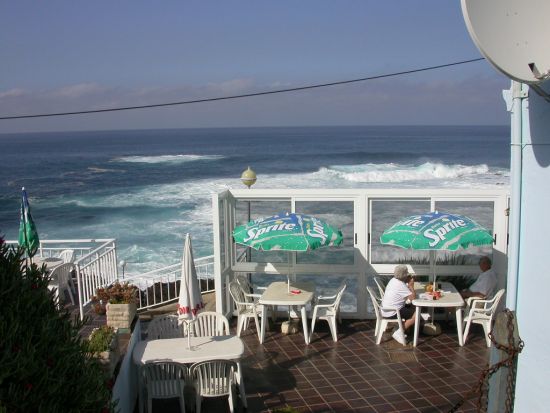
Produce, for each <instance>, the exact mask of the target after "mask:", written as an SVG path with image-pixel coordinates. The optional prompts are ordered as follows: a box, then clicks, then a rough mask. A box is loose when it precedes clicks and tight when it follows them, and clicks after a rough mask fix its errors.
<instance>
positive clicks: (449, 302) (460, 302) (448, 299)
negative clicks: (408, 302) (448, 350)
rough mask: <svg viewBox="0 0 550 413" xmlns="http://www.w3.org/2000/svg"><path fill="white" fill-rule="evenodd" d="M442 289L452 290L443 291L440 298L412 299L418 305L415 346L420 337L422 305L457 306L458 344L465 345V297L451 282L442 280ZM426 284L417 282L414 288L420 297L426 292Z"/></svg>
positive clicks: (432, 306)
mask: <svg viewBox="0 0 550 413" xmlns="http://www.w3.org/2000/svg"><path fill="white" fill-rule="evenodd" d="M440 284H441V289H440V291H450V292H447V293H445V292H443V293H442V296H441V298H440V299H439V300H433V299H429V300H427V299H421V298H416V299H414V300H413V301H412V304H413V305H415V306H416V307H417V311H416V319H415V323H414V340H413V346H414V347H416V342H417V339H418V328H419V324H420V310H421V308H422V307H429V308H450V307H455V308H456V311H455V313H456V330H457V334H458V344H459V345H460V346H463V345H464V340H463V338H462V307H464V299H463V298H462V296H461V295H460V294H459V292H458V291H457V290H456V288H455V286H454V285H452V284H451V283H449V282H442V283H440ZM424 286H425V284H421V283H415V285H414V288H415V292H416V296H417V297H418V296H419V295H420V294H421V293H424V292H425V290H424Z"/></svg>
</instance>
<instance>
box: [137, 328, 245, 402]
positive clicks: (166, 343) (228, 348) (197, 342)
mask: <svg viewBox="0 0 550 413" xmlns="http://www.w3.org/2000/svg"><path fill="white" fill-rule="evenodd" d="M243 353H244V343H243V341H242V340H241V339H240V338H239V337H237V336H216V337H191V349H188V348H187V337H184V338H167V339H160V340H144V341H140V342H138V343H137V344H136V346H135V347H134V351H133V353H132V360H133V361H134V363H135V364H137V365H138V366H141V365H144V364H145V363H148V362H153V361H157V362H161V361H173V362H176V363H182V364H191V363H197V362H200V361H206V360H216V359H224V360H235V362H236V363H237V382H238V384H239V391H240V393H241V399H242V402H243V406H244V407H245V408H246V407H247V403H246V391H245V388H244V380H243V378H242V369H241V362H240V358H241V357H242V355H243ZM140 377H141V374H140ZM140 394H141V392H140ZM141 406H142V403H141V402H140V407H141Z"/></svg>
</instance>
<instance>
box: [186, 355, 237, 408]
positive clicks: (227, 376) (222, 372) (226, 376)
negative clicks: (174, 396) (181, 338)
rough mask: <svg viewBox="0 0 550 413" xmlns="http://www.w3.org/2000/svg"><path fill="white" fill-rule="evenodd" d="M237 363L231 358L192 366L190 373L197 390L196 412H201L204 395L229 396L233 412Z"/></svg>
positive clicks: (202, 362)
mask: <svg viewBox="0 0 550 413" xmlns="http://www.w3.org/2000/svg"><path fill="white" fill-rule="evenodd" d="M237 371H238V368H237V363H235V362H234V361H231V360H208V361H201V362H199V363H195V364H193V365H192V366H191V369H190V374H191V377H192V378H193V383H194V386H195V391H196V396H195V397H196V408H195V412H196V413H200V412H201V403H202V398H203V397H220V396H228V397H229V411H230V412H231V413H233V411H234V406H233V397H234V393H233V392H234V389H233V387H236V385H237V382H238V380H237V377H236V375H237Z"/></svg>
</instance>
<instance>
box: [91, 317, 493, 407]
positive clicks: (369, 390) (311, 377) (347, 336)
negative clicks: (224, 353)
mask: <svg viewBox="0 0 550 413" xmlns="http://www.w3.org/2000/svg"><path fill="white" fill-rule="evenodd" d="M88 315H90V317H91V320H90V322H89V324H88V325H87V326H86V327H85V328H84V330H85V332H83V334H85V335H87V334H88V331H91V329H92V327H93V326H97V325H101V324H104V323H105V318H104V316H96V315H95V314H93V313H91V312H90V313H88ZM146 324H147V323H146V322H145V323H144V330H146V328H147V327H146ZM235 324H236V319H234V320H232V332H233V333H235ZM251 325H253V323H252V324H251ZM441 325H442V329H443V333H442V334H441V335H440V336H437V337H431V336H423V335H421V336H420V337H419V345H418V347H417V348H416V349H414V348H412V346H410V345H409V346H407V347H403V346H401V345H399V344H398V343H396V342H395V341H394V340H393V339H391V336H390V333H389V332H388V333H386V336H385V338H384V339H383V341H382V343H381V345H379V346H377V345H376V344H375V341H374V336H373V334H374V321H373V320H367V321H360V320H344V322H343V324H342V325H341V326H340V327H339V340H338V342H337V343H334V342H333V341H332V338H331V335H330V331H329V328H328V325H327V323H326V322H323V321H321V322H320V323H318V324H317V326H316V331H315V333H314V334H313V336H312V341H311V344H310V345H309V346H306V345H305V343H304V339H303V335H302V334H301V333H299V334H294V335H289V336H284V335H282V334H281V333H280V324H279V323H276V324H275V325H274V326H273V325H272V328H271V330H270V331H267V332H266V340H265V342H264V345H263V346H262V345H260V344H259V341H258V336H257V335H256V330H255V328H254V327H253V326H252V327H251V328H249V329H248V330H246V331H245V332H244V333H243V336H242V338H243V340H244V342H245V355H244V358H243V370H244V377H245V384H246V391H247V396H248V397H247V399H248V411H249V412H269V411H271V410H273V409H276V408H281V407H285V406H287V405H288V406H292V407H293V408H295V409H297V410H298V411H299V412H403V413H405V412H423V413H428V412H445V411H448V410H449V409H450V408H451V407H452V406H453V405H454V403H456V402H457V401H458V400H460V399H461V395H462V394H464V393H465V392H467V391H468V390H469V389H471V388H472V386H474V385H475V384H476V383H477V381H478V379H479V375H480V373H481V371H482V370H483V369H484V367H485V365H486V363H487V361H488V358H489V350H488V349H487V347H485V340H484V339H483V336H482V330H481V329H479V330H478V329H476V327H477V326H474V327H473V331H472V332H471V334H470V338H469V340H468V343H467V344H466V345H465V346H464V347H462V348H461V347H459V346H458V341H457V337H456V327H454V325H452V324H448V323H446V322H441ZM475 402H476V401H475V400H472V401H468V402H466V403H465V405H464V406H463V407H462V408H461V409H460V410H459V411H461V412H474V411H477V409H476V404H475ZM239 407H240V405H239ZM153 408H154V410H155V411H162V412H163V413H170V412H177V411H179V410H178V406H177V401H171V400H168V401H162V400H155V401H154V404H153ZM240 410H242V409H238V411H240ZM202 411H203V412H216V413H218V412H226V411H229V408H228V405H227V400H226V399H212V400H209V399H205V400H204V401H203V409H202ZM136 412H137V409H136Z"/></svg>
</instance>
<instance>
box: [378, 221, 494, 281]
mask: <svg viewBox="0 0 550 413" xmlns="http://www.w3.org/2000/svg"><path fill="white" fill-rule="evenodd" d="M380 242H381V243H382V244H386V245H394V246H396V247H401V248H411V249H414V250H428V251H430V266H431V267H432V270H433V274H434V283H435V259H434V258H435V251H439V250H445V251H456V250H458V249H460V248H463V249H466V248H469V247H472V246H483V245H492V244H493V236H492V235H491V234H490V233H489V231H488V230H486V229H485V228H483V227H482V226H481V225H479V224H478V223H477V222H475V221H474V220H473V219H470V218H468V217H466V216H463V215H456V214H448V213H444V212H437V211H436V212H430V213H427V214H423V215H412V216H409V217H406V218H403V219H402V220H400V221H399V222H397V223H396V224H394V225H392V226H391V227H390V228H388V229H387V230H385V231H384V233H383V234H382V236H381V237H380Z"/></svg>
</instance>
